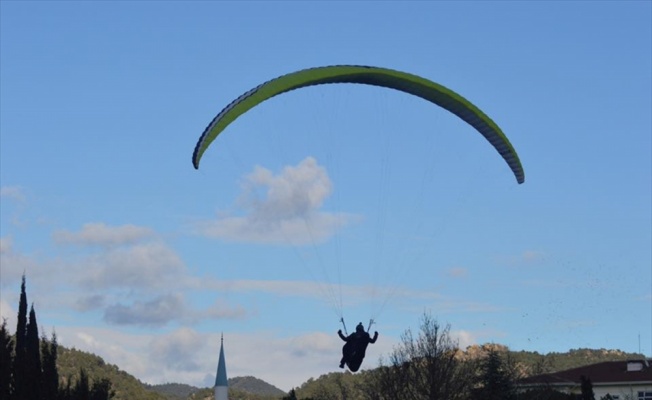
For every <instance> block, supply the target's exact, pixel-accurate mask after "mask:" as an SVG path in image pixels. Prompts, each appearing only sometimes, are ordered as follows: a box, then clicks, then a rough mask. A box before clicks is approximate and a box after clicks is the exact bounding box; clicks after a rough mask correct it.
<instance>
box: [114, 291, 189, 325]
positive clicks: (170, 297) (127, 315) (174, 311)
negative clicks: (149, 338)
mask: <svg viewBox="0 0 652 400" xmlns="http://www.w3.org/2000/svg"><path fill="white" fill-rule="evenodd" d="M184 309H185V305H184V300H183V296H182V295H180V294H166V295H162V296H157V297H156V298H154V299H151V300H149V301H135V302H134V303H133V304H131V305H129V306H126V305H123V304H114V305H111V306H109V307H107V308H106V310H105V311H104V320H105V321H106V322H108V323H110V324H116V325H141V326H163V325H165V324H167V323H168V322H170V321H171V320H173V319H175V318H178V316H179V315H183V313H184V311H185V310H184Z"/></svg>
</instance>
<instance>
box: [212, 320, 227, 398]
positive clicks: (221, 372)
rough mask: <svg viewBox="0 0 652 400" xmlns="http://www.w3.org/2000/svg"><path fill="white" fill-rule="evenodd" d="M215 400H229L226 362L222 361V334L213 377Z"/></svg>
mask: <svg viewBox="0 0 652 400" xmlns="http://www.w3.org/2000/svg"><path fill="white" fill-rule="evenodd" d="M215 400H229V383H228V381H227V379H226V362H225V361H224V333H222V335H221V338H220V359H219V361H218V363H217V375H216V376H215Z"/></svg>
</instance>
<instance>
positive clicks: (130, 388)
mask: <svg viewBox="0 0 652 400" xmlns="http://www.w3.org/2000/svg"><path fill="white" fill-rule="evenodd" d="M487 346H492V347H494V348H495V349H497V350H499V351H500V352H501V353H503V354H504V355H505V356H508V357H510V358H511V359H512V360H513V362H515V363H516V364H517V365H518V366H519V370H520V371H521V373H522V375H523V376H528V375H533V374H538V373H542V372H555V371H561V370H565V369H569V368H575V367H580V366H584V365H589V364H594V363H598V362H602V361H619V360H628V359H640V358H644V356H643V355H642V354H636V353H626V352H623V351H619V350H607V349H597V350H595V349H572V350H569V351H568V352H565V353H548V354H541V353H538V352H531V351H511V350H509V349H508V348H507V347H505V346H501V345H495V344H492V345H485V346H469V347H467V348H466V349H465V350H464V351H463V352H462V353H461V354H460V357H462V358H464V359H467V360H477V359H479V358H482V357H483V356H484V355H485V354H486V348H487ZM57 368H58V369H59V376H60V378H61V380H62V382H63V383H64V384H65V383H66V382H67V381H68V380H69V379H73V380H74V379H76V377H77V376H78V375H79V370H80V368H83V369H84V370H85V371H86V373H87V374H88V377H89V379H90V380H91V381H96V380H99V379H102V378H106V379H108V380H110V381H111V383H112V385H113V390H115V397H114V399H115V400H131V399H139V400H141V399H142V400H187V399H194V400H205V399H212V396H213V389H212V388H201V389H200V388H196V387H194V386H190V385H185V384H179V383H166V384H162V385H147V384H144V383H142V382H141V381H139V380H138V379H136V378H135V377H133V376H132V375H130V374H128V373H127V372H125V371H122V370H120V368H118V367H117V366H115V365H112V364H107V363H106V362H104V360H103V359H102V358H101V357H99V356H96V355H94V354H90V353H86V352H83V351H80V350H76V349H74V348H72V349H67V348H65V347H62V346H59V359H58V362H57ZM369 373H370V372H368V371H367V372H365V371H363V372H361V373H357V374H351V373H349V372H344V373H342V372H332V373H329V374H326V375H322V376H320V377H318V378H311V379H309V380H308V381H307V382H305V383H303V384H302V385H301V386H300V388H298V389H297V394H299V395H300V397H301V398H305V397H312V396H315V395H316V394H319V393H321V394H323V393H333V394H336V395H344V394H346V395H347V397H348V398H351V399H355V398H358V397H359V396H357V395H356V392H357V391H358V390H359V388H361V387H364V384H365V380H366V378H367V376H368V374H369ZM285 395H286V393H285V392H283V391H282V390H281V389H279V388H277V387H275V386H273V385H271V384H269V383H267V382H265V381H263V380H260V379H258V378H255V377H253V376H245V377H235V378H230V379H229V397H230V398H234V399H235V398H237V399H242V400H273V399H280V398H282V397H283V396H285Z"/></svg>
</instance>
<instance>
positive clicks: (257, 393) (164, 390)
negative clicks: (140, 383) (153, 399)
mask: <svg viewBox="0 0 652 400" xmlns="http://www.w3.org/2000/svg"><path fill="white" fill-rule="evenodd" d="M228 382H229V397H230V398H237V399H243V400H267V399H278V398H280V397H283V396H285V395H286V393H285V392H284V391H282V390H281V389H279V388H277V387H276V386H273V385H270V384H269V383H267V382H265V381H263V380H261V379H258V378H255V377H253V376H240V377H235V378H229V380H228ZM145 387H146V388H147V389H148V390H151V391H153V392H156V393H158V394H161V395H163V396H165V398H166V399H168V400H183V399H207V398H212V396H213V389H212V388H204V389H199V388H196V387H194V386H190V385H183V384H178V383H166V384H163V385H145Z"/></svg>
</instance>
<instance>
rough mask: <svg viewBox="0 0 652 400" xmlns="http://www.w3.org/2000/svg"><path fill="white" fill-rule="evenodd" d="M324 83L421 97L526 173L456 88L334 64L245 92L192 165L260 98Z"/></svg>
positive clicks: (520, 178) (202, 141) (519, 174)
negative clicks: (375, 88)
mask: <svg viewBox="0 0 652 400" xmlns="http://www.w3.org/2000/svg"><path fill="white" fill-rule="evenodd" d="M327 83H358V84H365V85H373V86H380V87H385V88H390V89H395V90H399V91H401V92H405V93H408V94H412V95H414V96H418V97H421V98H422V99H425V100H427V101H429V102H431V103H434V104H436V105H438V106H440V107H442V108H444V109H446V110H448V111H450V112H451V113H453V114H455V115H457V116H458V117H459V118H461V119H462V120H464V121H465V122H466V123H468V124H469V125H471V126H472V127H473V128H475V130H477V131H478V132H479V133H480V134H482V136H484V137H485V139H487V141H489V143H490V144H491V145H492V146H493V147H494V148H495V149H496V150H497V151H498V153H500V155H501V156H502V158H503V159H504V160H505V162H506V163H507V165H508V166H509V168H510V169H511V170H512V172H513V174H514V176H515V178H516V181H517V182H518V183H523V182H524V181H525V173H524V171H523V166H522V165H521V161H520V160H519V157H518V154H517V153H516V150H515V149H514V147H513V146H512V144H511V143H510V142H509V140H508V139H507V137H506V136H505V134H504V133H503V131H502V130H501V129H500V128H499V127H498V125H497V124H496V123H495V122H494V121H493V120H492V119H491V118H489V117H488V116H487V115H486V114H485V113H484V112H483V111H482V110H480V109H479V108H478V107H476V106H475V105H473V104H472V103H471V102H470V101H468V100H466V99H465V98H464V97H462V96H460V95H459V94H457V93H456V92H454V91H452V90H450V89H448V88H446V87H444V86H442V85H440V84H438V83H435V82H433V81H430V80H428V79H426V78H422V77H420V76H417V75H413V74H409V73H406V72H401V71H396V70H392V69H386V68H378V67H370V66H360V65H334V66H326V67H317V68H309V69H303V70H300V71H296V72H292V73H289V74H287V75H282V76H280V77H278V78H275V79H272V80H269V81H267V82H265V83H262V84H260V85H258V86H256V87H255V88H253V89H251V90H249V91H247V92H245V93H244V94H242V95H241V96H239V97H238V98H236V99H235V100H233V101H232V102H231V103H229V104H228V105H227V106H226V107H225V108H224V109H222V111H220V112H219V113H218V114H217V115H216V116H215V118H213V120H212V121H211V123H210V124H209V125H208V126H207V127H206V129H205V130H204V132H203V133H202V135H201V137H200V138H199V141H198V142H197V145H196V146H195V150H194V152H193V156H192V162H193V165H194V167H195V168H199V162H200V160H201V158H202V156H203V154H204V152H205V151H206V149H207V148H208V146H209V145H210V144H211V143H212V142H213V140H215V138H216V137H217V136H218V135H219V134H220V133H221V132H222V131H224V129H226V127H227V126H228V125H229V124H231V123H232V122H233V121H234V120H235V119H236V118H238V117H239V116H240V115H242V114H244V113H245V112H247V111H248V110H250V109H251V108H253V107H255V106H257V105H258V104H260V103H262V102H263V101H265V100H267V99H270V98H271V97H274V96H277V95H279V94H282V93H286V92H289V91H291V90H295V89H300V88H304V87H308V86H314V85H322V84H327Z"/></svg>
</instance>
